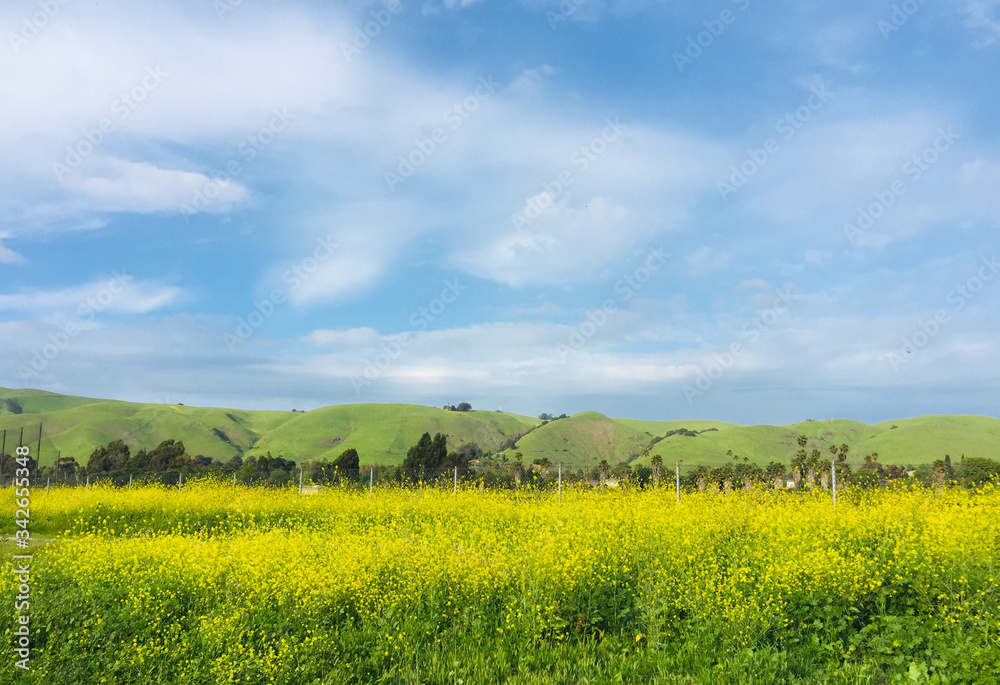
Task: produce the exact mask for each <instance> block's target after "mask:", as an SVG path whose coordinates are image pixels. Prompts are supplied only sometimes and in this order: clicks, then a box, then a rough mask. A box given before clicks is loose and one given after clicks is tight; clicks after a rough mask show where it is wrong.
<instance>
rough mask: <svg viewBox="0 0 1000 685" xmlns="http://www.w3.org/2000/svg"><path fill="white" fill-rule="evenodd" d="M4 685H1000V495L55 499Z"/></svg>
mask: <svg viewBox="0 0 1000 685" xmlns="http://www.w3.org/2000/svg"><path fill="white" fill-rule="evenodd" d="M8 492H10V491H8ZM12 500H13V497H12V496H11V497H6V498H4V502H3V504H2V505H0V517H2V521H3V522H4V523H3V527H4V532H5V535H4V537H5V539H7V541H6V542H5V543H4V545H3V547H2V549H0V552H2V554H3V556H2V558H0V562H2V565H3V569H2V570H3V573H2V575H0V596H2V598H3V606H4V607H5V611H4V612H3V614H4V616H5V617H6V618H5V619H3V623H0V630H5V631H6V637H5V640H4V647H3V655H2V660H3V663H2V664H0V682H23V683H37V684H39V685H40V684H42V683H45V684H67V685H69V684H73V685H84V684H88V683H164V684H166V683H178V684H179V683H192V684H198V685H201V684H206V683H252V684H258V683H289V684H290V683H462V684H463V685H468V684H473V683H605V682H632V683H647V682H662V683H778V682H787V683H827V682H830V683H855V682H862V683H891V682H906V683H924V682H928V683H967V682H982V683H995V682H997V681H998V675H997V673H998V672H1000V666H997V664H1000V607H998V602H1000V592H998V589H997V582H996V581H997V579H998V577H1000V576H998V575H997V574H1000V569H998V568H997V561H998V548H1000V490H998V489H996V488H993V487H987V488H986V489H984V490H979V491H976V492H969V491H965V490H960V489H955V490H947V491H945V492H941V493H934V492H931V491H926V490H919V489H918V490H898V491H880V492H874V493H871V492H869V493H861V492H860V491H859V492H856V493H854V494H849V493H845V494H843V495H841V499H840V502H839V504H838V506H837V507H836V508H834V507H833V506H832V505H831V502H830V499H829V495H828V493H826V494H824V493H821V492H815V493H811V494H795V493H789V492H773V491H751V492H732V493H727V494H707V493H706V494H701V493H690V494H686V495H685V496H684V497H683V498H682V501H681V502H680V503H677V502H675V501H674V494H673V491H672V490H654V489H646V490H642V489H629V488H628V487H622V488H619V489H618V490H616V491H606V490H604V491H602V490H568V491H565V492H564V493H563V495H562V501H561V502H560V501H559V500H558V498H557V496H556V494H555V493H553V492H539V491H532V490H524V491H521V492H517V493H511V492H490V491H488V490H487V491H481V490H480V489H479V488H477V487H474V486H469V487H467V488H466V489H461V488H460V489H459V491H458V493H457V494H455V493H453V492H452V491H451V489H450V488H448V489H435V488H423V489H416V488H414V489H402V488H396V489H394V488H381V489H380V488H376V489H375V490H374V492H373V493H372V494H371V495H369V493H368V492H365V491H355V490H349V489H342V490H338V489H336V488H334V489H330V490H327V491H323V492H320V493H319V494H316V495H313V496H299V495H298V492H297V491H296V490H295V489H279V490H273V489H272V490H269V489H262V488H257V489H247V488H238V489H236V490H233V489H232V487H231V486H228V487H227V486H226V485H224V484H219V483H212V482H197V481H194V482H191V483H189V484H187V485H185V486H184V488H183V489H182V490H181V491H180V492H178V490H177V489H176V488H173V489H170V488H163V487H133V488H131V489H114V488H110V487H108V488H103V487H93V488H90V489H85V488H53V489H52V491H51V492H50V493H49V494H48V495H47V496H46V495H45V493H44V491H38V492H35V493H34V494H33V496H32V508H31V519H32V524H31V525H32V535H33V536H34V537H33V540H32V547H31V553H32V554H33V555H34V559H33V560H32V600H31V608H30V616H31V625H32V631H33V633H32V647H31V650H32V651H31V671H28V672H22V671H20V670H19V669H15V668H14V667H13V663H14V661H15V660H16V658H17V657H16V656H15V655H14V652H13V643H14V636H13V627H14V621H15V618H14V616H15V614H14V608H13V607H14V601H15V595H16V593H17V591H18V590H17V581H16V579H15V578H14V574H12V573H11V572H10V571H11V568H12V565H13V562H12V558H13V555H14V554H18V553H23V550H16V548H15V547H14V545H13V544H12V541H11V540H10V539H9V538H10V537H11V536H12V535H13V534H14V532H15V527H14V524H13V521H14V504H13V502H12Z"/></svg>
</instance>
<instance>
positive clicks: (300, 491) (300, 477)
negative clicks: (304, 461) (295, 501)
mask: <svg viewBox="0 0 1000 685" xmlns="http://www.w3.org/2000/svg"><path fill="white" fill-rule="evenodd" d="M301 496H302V469H301V468H300V469H299V497H301Z"/></svg>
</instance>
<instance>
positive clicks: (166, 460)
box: [149, 439, 187, 472]
mask: <svg viewBox="0 0 1000 685" xmlns="http://www.w3.org/2000/svg"><path fill="white" fill-rule="evenodd" d="M185 457H186V455H185V454H184V443H183V442H175V441H174V440H172V439H171V440H164V441H163V442H161V443H160V444H159V445H157V446H156V449H154V450H153V451H152V452H150V453H149V469H150V470H151V471H154V472H159V471H168V470H171V469H176V468H181V467H183V466H186V465H187V459H186V458H185Z"/></svg>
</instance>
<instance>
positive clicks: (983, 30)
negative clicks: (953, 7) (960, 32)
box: [961, 0, 1000, 47]
mask: <svg viewBox="0 0 1000 685" xmlns="http://www.w3.org/2000/svg"><path fill="white" fill-rule="evenodd" d="M961 11H962V13H963V14H964V15H965V25H966V26H967V27H969V29H970V30H971V31H972V32H973V33H974V34H976V35H977V36H978V37H979V41H978V45H979V47H989V46H991V45H993V44H994V43H996V42H997V40H1000V16H998V15H1000V0H965V2H964V3H963V5H962V7H961Z"/></svg>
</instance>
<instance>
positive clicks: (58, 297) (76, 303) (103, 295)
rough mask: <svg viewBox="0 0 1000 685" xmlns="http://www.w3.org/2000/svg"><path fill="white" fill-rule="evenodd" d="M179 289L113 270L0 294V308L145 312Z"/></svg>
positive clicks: (37, 311)
mask: <svg viewBox="0 0 1000 685" xmlns="http://www.w3.org/2000/svg"><path fill="white" fill-rule="evenodd" d="M180 293H181V291H180V289H179V288H174V287H165V286H161V285H157V284H155V283H152V282H149V281H136V280H134V278H133V277H132V276H131V275H129V274H128V273H118V272H116V273H115V274H114V275H113V276H112V278H109V279H106V280H100V281H95V282H92V283H88V284H86V285H80V286H76V287H72V288H64V289H62V290H33V291H26V292H22V293H16V294H0V310H10V311H23V312H30V313H32V314H34V315H36V316H39V317H43V318H44V317H47V316H48V315H49V314H52V313H56V314H60V313H62V314H66V313H68V314H70V315H76V313H77V312H78V311H79V310H80V309H81V308H83V309H85V310H86V311H87V312H101V311H110V312H122V313H132V314H145V313H148V312H152V311H155V310H157V309H160V308H161V307H163V306H165V305H167V304H169V303H170V302H172V301H174V300H175V299H176V298H177V297H178V295H180Z"/></svg>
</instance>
